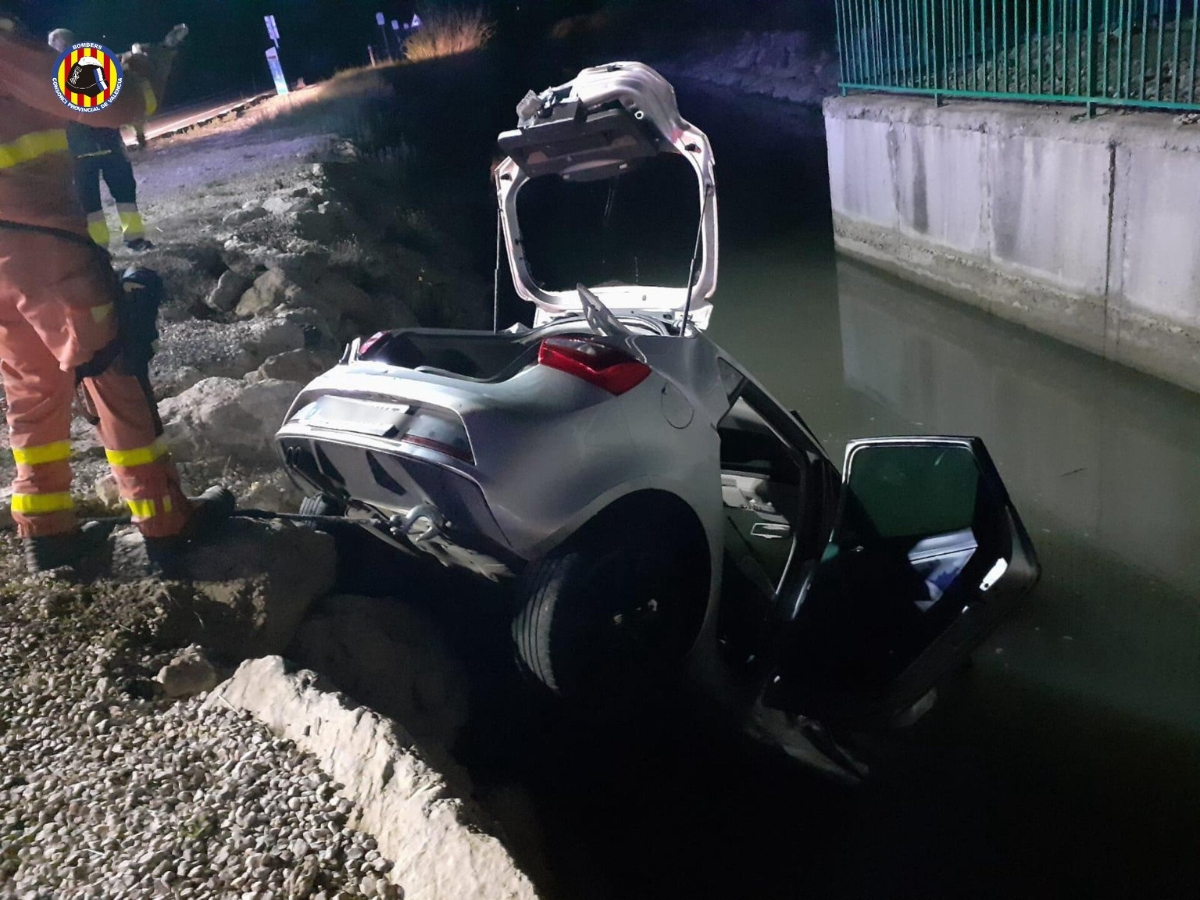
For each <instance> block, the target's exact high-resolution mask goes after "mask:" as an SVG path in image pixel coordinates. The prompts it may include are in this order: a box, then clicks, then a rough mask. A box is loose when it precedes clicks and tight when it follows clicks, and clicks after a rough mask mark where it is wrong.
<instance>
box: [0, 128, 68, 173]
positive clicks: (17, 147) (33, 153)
mask: <svg viewBox="0 0 1200 900" xmlns="http://www.w3.org/2000/svg"><path fill="white" fill-rule="evenodd" d="M66 149H67V132H66V130H65V129H62V128H58V129H55V130H54V131H34V132H31V133H30V134H23V135H21V136H20V137H19V138H17V139H16V140H15V141H10V142H9V143H7V144H0V169H11V168H12V167H13V166H19V165H21V163H27V162H32V161H33V160H35V159H37V158H38V157H41V156H45V155H46V154H48V153H65V152H66Z"/></svg>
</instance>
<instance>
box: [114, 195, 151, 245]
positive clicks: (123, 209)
mask: <svg viewBox="0 0 1200 900" xmlns="http://www.w3.org/2000/svg"><path fill="white" fill-rule="evenodd" d="M117 215H118V216H120V217H121V232H122V234H123V235H124V237H125V240H129V239H130V238H135V237H141V236H142V235H144V234H145V233H146V226H145V224H144V223H143V222H142V214H141V213H140V212H139V211H138V208H137V204H136V203H118V204H117Z"/></svg>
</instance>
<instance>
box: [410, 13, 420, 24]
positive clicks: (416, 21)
mask: <svg viewBox="0 0 1200 900" xmlns="http://www.w3.org/2000/svg"><path fill="white" fill-rule="evenodd" d="M420 27H421V17H420V16H418V15H417V14H416V13H413V20H412V23H411V24H410V25H409V28H420Z"/></svg>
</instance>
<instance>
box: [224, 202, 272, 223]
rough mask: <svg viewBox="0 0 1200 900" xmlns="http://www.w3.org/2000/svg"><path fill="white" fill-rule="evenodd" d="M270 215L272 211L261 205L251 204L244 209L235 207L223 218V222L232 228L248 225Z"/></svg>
mask: <svg viewBox="0 0 1200 900" xmlns="http://www.w3.org/2000/svg"><path fill="white" fill-rule="evenodd" d="M268 215H270V213H268V212H267V211H266V210H265V209H263V208H262V207H261V206H249V207H246V208H243V209H235V210H234V211H233V212H231V213H229V214H228V215H227V216H225V218H223V219H222V220H221V224H222V225H226V226H228V227H230V228H237V227H238V226H239V225H246V224H248V223H250V222H254V221H256V220H257V219H265V218H266V217H267V216H268Z"/></svg>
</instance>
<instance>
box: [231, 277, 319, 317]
mask: <svg viewBox="0 0 1200 900" xmlns="http://www.w3.org/2000/svg"><path fill="white" fill-rule="evenodd" d="M283 305H288V306H311V305H312V300H311V298H310V297H309V296H308V292H307V291H306V290H305V288H304V287H303V286H302V285H300V284H298V283H297V282H296V281H295V280H293V278H292V277H290V276H289V275H288V274H287V273H286V272H284V271H283V270H282V269H280V268H277V267H272V268H270V269H267V271H266V272H264V273H263V274H262V275H259V276H258V278H256V279H255V280H254V284H253V285H251V286H250V288H249V289H248V290H247V291H246V292H245V293H244V294H242V296H241V299H240V300H238V303H237V307H236V309H235V311H236V312H237V314H238V315H239V316H241V317H242V318H244V319H248V318H250V317H251V316H258V315H262V314H263V313H265V312H268V311H269V310H272V309H275V307H277V306H283Z"/></svg>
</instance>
